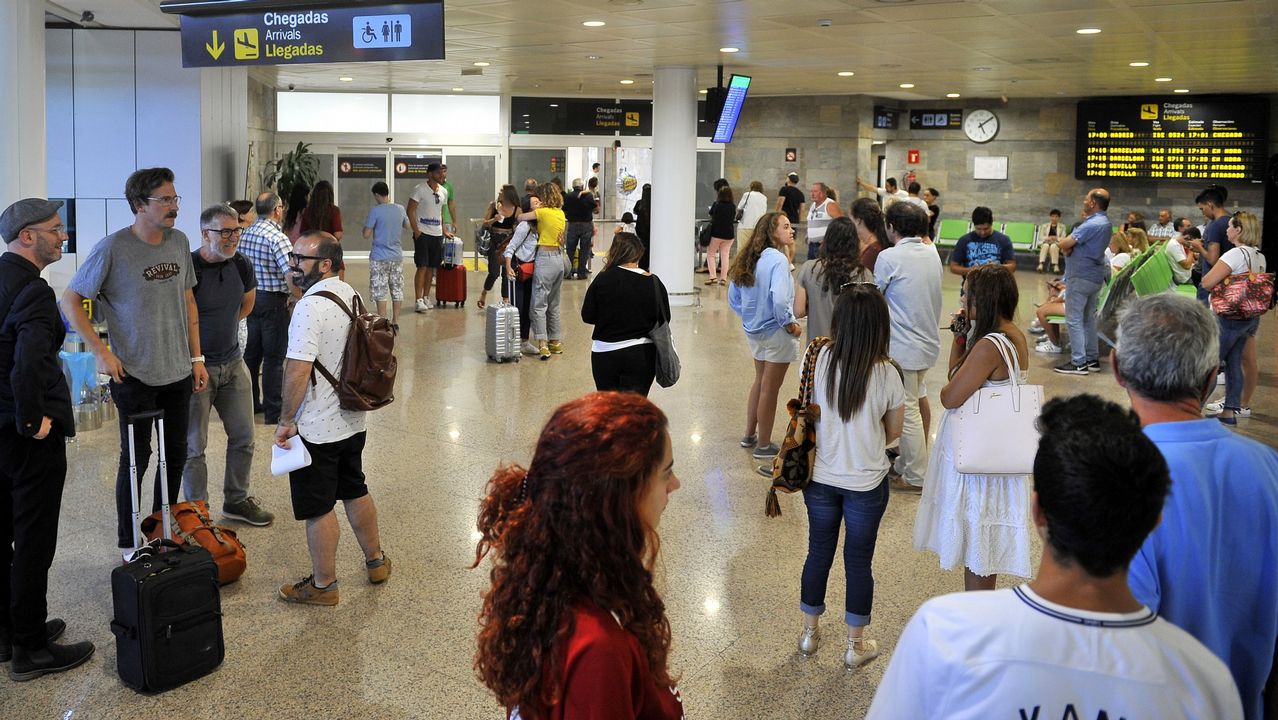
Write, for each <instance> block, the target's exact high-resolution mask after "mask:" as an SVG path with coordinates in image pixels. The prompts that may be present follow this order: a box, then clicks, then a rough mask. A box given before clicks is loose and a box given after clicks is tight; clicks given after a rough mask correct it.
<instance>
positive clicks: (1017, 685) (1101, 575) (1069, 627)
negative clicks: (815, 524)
mask: <svg viewBox="0 0 1278 720" xmlns="http://www.w3.org/2000/svg"><path fill="white" fill-rule="evenodd" d="M1039 428H1040V430H1041V431H1042V440H1041V441H1040V442H1039V447H1038V455H1037V456H1036V457H1035V459H1034V497H1033V509H1034V524H1035V526H1037V528H1038V532H1039V534H1040V535H1041V536H1042V537H1043V544H1044V552H1043V559H1042V567H1041V568H1040V570H1039V574H1038V577H1037V578H1036V579H1035V580H1033V581H1031V582H1030V583H1029V584H1027V585H1021V586H1019V587H1015V588H1008V589H1003V590H990V591H984V592H969V593H957V594H954V595H945V596H942V597H939V598H934V599H932V600H929V601H928V602H926V603H924V605H923V607H922V608H920V609H919V611H918V612H917V613H916V614H915V615H914V617H913V618H912V619H911V620H910V622H909V624H908V625H907V626H906V628H905V632H904V633H903V634H902V635H901V640H900V642H899V643H898V644H897V647H896V650H895V652H894V653H893V656H892V662H891V664H890V665H889V666H888V669H887V672H886V673H885V674H884V676H883V682H882V684H881V685H879V690H878V693H877V694H876V695H875V697H874V704H873V705H871V707H870V713H869V716H868V718H870V719H871V720H882V719H883V718H994V717H1005V718H1015V717H1021V718H1031V717H1033V718H1061V717H1075V718H1099V717H1109V718H1115V719H1116V718H1123V717H1125V718H1142V717H1143V718H1160V719H1164V720H1166V719H1169V718H1242V716H1243V715H1242V703H1241V701H1240V700H1239V697H1238V688H1237V687H1236V686H1235V685H1234V681H1233V678H1232V676H1230V674H1229V670H1228V668H1226V667H1225V665H1224V663H1222V662H1221V661H1220V660H1219V659H1218V658H1217V657H1216V656H1215V655H1213V654H1212V653H1211V652H1210V651H1209V650H1208V649H1207V648H1206V647H1204V646H1203V645H1202V644H1201V643H1199V642H1198V641H1197V640H1195V639H1194V638H1193V637H1192V636H1190V635H1189V634H1188V633H1186V632H1184V631H1183V630H1181V629H1180V628H1177V627H1175V626H1174V625H1172V624H1170V623H1168V622H1167V621H1165V620H1162V619H1161V618H1159V617H1158V616H1157V615H1155V614H1154V613H1153V612H1152V611H1150V610H1149V608H1147V607H1145V606H1144V605H1142V604H1141V603H1140V602H1138V601H1137V600H1136V598H1135V597H1134V596H1133V595H1132V593H1131V590H1130V589H1129V588H1128V585H1127V565H1128V564H1129V563H1130V562H1131V559H1132V557H1133V556H1134V555H1135V554H1136V551H1137V550H1138V549H1139V548H1140V546H1141V543H1142V542H1143V541H1144V539H1145V536H1146V535H1148V534H1149V532H1150V531H1151V530H1153V528H1154V526H1155V525H1157V524H1158V521H1159V517H1160V514H1161V512H1162V507H1163V502H1164V500H1165V498H1166V495H1167V492H1168V489H1169V488H1170V486H1171V480H1170V476H1169V475H1168V470H1167V463H1166V461H1164V460H1163V456H1162V454H1161V453H1160V452H1159V451H1158V448H1157V447H1156V446H1155V445H1154V444H1153V442H1152V441H1150V440H1149V439H1148V438H1147V437H1145V435H1144V434H1143V433H1142V432H1141V428H1140V421H1139V420H1138V419H1137V417H1136V415H1135V414H1134V413H1132V412H1130V411H1127V410H1124V409H1122V408H1120V407H1119V406H1118V405H1115V404H1114V403H1111V402H1108V401H1105V400H1101V399H1100V398H1098V397H1095V396H1093V395H1078V396H1075V397H1071V398H1066V399H1057V400H1053V401H1051V402H1049V403H1048V404H1047V405H1046V406H1044V408H1043V413H1042V416H1041V417H1040V419H1039ZM920 678H922V679H923V682H919V680H920Z"/></svg>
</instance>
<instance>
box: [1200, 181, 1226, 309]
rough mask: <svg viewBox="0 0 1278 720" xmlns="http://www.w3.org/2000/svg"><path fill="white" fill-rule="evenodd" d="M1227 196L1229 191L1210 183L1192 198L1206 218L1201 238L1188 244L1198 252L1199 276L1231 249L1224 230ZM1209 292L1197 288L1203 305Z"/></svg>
mask: <svg viewBox="0 0 1278 720" xmlns="http://www.w3.org/2000/svg"><path fill="white" fill-rule="evenodd" d="M1227 197H1229V193H1228V192H1227V191H1226V190H1225V189H1224V188H1223V187H1220V186H1219V185H1210V186H1208V187H1207V189H1206V190H1203V191H1202V192H1200V193H1198V197H1196V198H1194V202H1195V203H1196V204H1197V205H1198V209H1199V210H1201V211H1202V213H1203V218H1205V219H1206V220H1207V225H1206V227H1204V228H1203V239H1202V240H1191V241H1190V243H1189V246H1190V247H1192V248H1193V249H1194V252H1196V253H1198V274H1199V277H1200V278H1201V277H1202V276H1203V275H1206V274H1207V273H1208V272H1209V271H1210V270H1211V266H1212V265H1215V264H1216V261H1217V260H1219V259H1220V256H1221V255H1224V254H1225V252H1226V251H1227V250H1232V249H1233V247H1234V244H1233V243H1231V242H1229V238H1228V237H1226V234H1225V231H1226V230H1227V229H1228V228H1229V218H1230V214H1229V211H1228V210H1226V209H1225V198H1227ZM1210 296H1211V293H1210V292H1208V291H1206V290H1204V289H1202V288H1201V287H1199V288H1198V300H1199V302H1201V303H1203V304H1204V305H1206V304H1207V302H1208V298H1209V297H1210Z"/></svg>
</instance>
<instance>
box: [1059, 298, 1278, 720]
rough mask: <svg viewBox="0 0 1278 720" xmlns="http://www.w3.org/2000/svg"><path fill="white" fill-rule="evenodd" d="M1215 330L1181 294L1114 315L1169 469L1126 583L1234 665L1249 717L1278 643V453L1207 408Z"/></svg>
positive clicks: (1123, 371)
mask: <svg viewBox="0 0 1278 720" xmlns="http://www.w3.org/2000/svg"><path fill="white" fill-rule="evenodd" d="M1070 292H1073V290H1072V289H1071V290H1070ZM1218 333H1219V329H1218V327H1217V323H1216V318H1215V317H1214V316H1213V315H1212V314H1211V312H1210V311H1209V310H1207V308H1205V307H1203V305H1202V304H1200V303H1198V302H1196V301H1195V300H1193V299H1192V298H1187V297H1184V296H1181V295H1177V294H1175V293H1161V294H1158V295H1151V296H1149V297H1145V298H1141V299H1139V300H1136V301H1134V302H1132V303H1131V304H1130V306H1129V307H1128V308H1127V309H1126V310H1125V311H1124V313H1123V316H1122V319H1121V320H1120V321H1119V326H1118V348H1117V349H1116V350H1115V351H1114V353H1113V355H1112V356H1111V359H1112V362H1113V365H1114V374H1115V375H1116V376H1117V378H1118V382H1119V384H1120V385H1122V386H1123V387H1124V388H1125V389H1126V390H1127V394H1128V396H1129V397H1130V398H1131V402H1132V408H1133V409H1134V410H1135V411H1136V414H1137V415H1139V416H1140V420H1141V424H1142V425H1143V426H1144V428H1145V435H1146V436H1148V437H1149V439H1151V440H1153V441H1154V444H1155V445H1157V446H1158V449H1159V450H1160V451H1161V452H1162V454H1163V457H1164V458H1166V459H1167V465H1168V467H1169V468H1170V469H1171V476H1172V491H1171V494H1170V495H1169V496H1168V498H1167V502H1166V504H1165V505H1164V507H1163V520H1162V523H1161V524H1160V525H1159V526H1158V527H1157V528H1155V529H1154V531H1153V532H1152V533H1150V535H1149V537H1148V538H1146V540H1145V544H1144V545H1143V546H1142V547H1141V549H1140V551H1139V552H1137V553H1136V557H1135V558H1134V559H1133V560H1132V563H1131V566H1130V568H1129V570H1128V583H1129V584H1130V585H1131V589H1132V594H1134V595H1135V596H1136V599H1138V600H1140V601H1141V602H1143V603H1144V604H1146V605H1148V606H1149V609H1150V610H1153V611H1154V612H1157V613H1158V614H1159V615H1161V616H1162V617H1164V618H1166V619H1167V620H1169V621H1170V622H1172V623H1173V624H1175V625H1178V626H1180V627H1181V628H1182V629H1184V630H1186V631H1187V632H1189V634H1191V635H1193V636H1194V637H1196V638H1198V640H1199V641H1201V642H1202V643H1203V644H1204V645H1206V646H1207V647H1208V648H1209V649H1210V650H1211V651H1212V652H1214V653H1215V654H1216V655H1217V656H1218V657H1219V658H1220V659H1221V660H1223V661H1224V662H1225V664H1226V665H1228V666H1229V670H1230V672H1231V673H1232V674H1233V676H1234V682H1236V683H1237V684H1238V690H1239V692H1240V693H1241V695H1242V703H1243V711H1244V716H1245V717H1246V718H1249V719H1251V720H1259V718H1261V717H1263V715H1262V707H1263V704H1264V700H1263V693H1264V686H1265V681H1266V678H1268V677H1269V675H1270V672H1271V671H1272V666H1273V662H1274V652H1275V648H1276V647H1278V452H1275V451H1274V450H1273V449H1272V448H1269V447H1266V446H1265V445H1262V444H1260V443H1258V442H1256V441H1254V440H1250V439H1248V438H1244V437H1241V436H1239V435H1237V434H1235V433H1233V432H1231V431H1230V430H1229V429H1227V428H1226V427H1225V426H1223V425H1221V424H1220V423H1218V422H1216V421H1215V419H1214V418H1207V419H1203V418H1202V416H1201V415H1202V406H1203V401H1204V400H1206V398H1207V396H1208V395H1209V394H1210V393H1211V392H1212V390H1214V389H1215V387H1216V366H1217V365H1218V364H1219V339H1218V338H1219V335H1218ZM1271 700H1272V698H1271Z"/></svg>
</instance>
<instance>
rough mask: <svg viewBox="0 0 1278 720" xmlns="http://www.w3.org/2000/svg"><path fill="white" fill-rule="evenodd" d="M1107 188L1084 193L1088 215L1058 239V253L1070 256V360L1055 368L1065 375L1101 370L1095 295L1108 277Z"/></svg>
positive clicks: (1067, 274) (1067, 308)
mask: <svg viewBox="0 0 1278 720" xmlns="http://www.w3.org/2000/svg"><path fill="white" fill-rule="evenodd" d="M1108 209H1109V191H1108V190H1106V189H1105V188H1094V189H1092V190H1089V191H1088V192H1087V194H1086V195H1084V196H1083V215H1084V216H1086V217H1087V219H1086V220H1084V221H1083V222H1082V223H1080V224H1079V225H1078V227H1076V228H1074V232H1072V233H1070V234H1069V235H1068V236H1067V237H1066V238H1065V239H1064V240H1062V241H1061V243H1060V244H1061V252H1062V253H1064V254H1065V256H1066V257H1068V258H1069V261H1068V262H1066V263H1065V288H1066V293H1065V326H1066V327H1067V328H1068V329H1069V352H1070V359H1069V362H1067V363H1064V364H1062V365H1057V366H1056V368H1055V370H1056V372H1058V373H1064V374H1066V375H1086V374H1088V373H1089V372H1100V348H1099V345H1098V340H1097V337H1096V296H1097V295H1100V291H1101V288H1102V287H1103V286H1104V285H1105V278H1106V277H1108V276H1109V263H1107V262H1105V248H1107V247H1109V235H1110V232H1111V231H1112V228H1111V227H1110V224H1109V216H1108V215H1106V214H1105V211H1106V210H1108Z"/></svg>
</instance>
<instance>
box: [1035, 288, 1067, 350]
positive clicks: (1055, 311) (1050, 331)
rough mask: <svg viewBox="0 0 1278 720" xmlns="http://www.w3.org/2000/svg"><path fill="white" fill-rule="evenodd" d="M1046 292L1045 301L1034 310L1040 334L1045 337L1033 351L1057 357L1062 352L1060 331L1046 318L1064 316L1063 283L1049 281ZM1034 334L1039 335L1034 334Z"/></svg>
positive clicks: (1058, 327) (1057, 326)
mask: <svg viewBox="0 0 1278 720" xmlns="http://www.w3.org/2000/svg"><path fill="white" fill-rule="evenodd" d="M1047 291H1048V296H1047V300H1046V301H1045V302H1044V303H1043V304H1042V305H1039V306H1038V309H1037V310H1035V315H1037V316H1038V327H1039V328H1041V329H1042V331H1043V332H1042V334H1043V335H1046V337H1044V338H1043V339H1042V340H1041V341H1040V342H1039V343H1038V344H1037V345H1035V346H1034V349H1035V350H1037V351H1038V352H1041V353H1045V354H1048V355H1059V354H1061V353H1062V352H1064V349H1063V345H1062V344H1061V329H1060V326H1059V325H1056V324H1054V323H1051V322H1048V320H1047V318H1048V317H1049V316H1052V315H1059V316H1061V317H1064V316H1065V281H1063V280H1059V279H1058V280H1049V281H1048V282H1047ZM1030 332H1034V328H1032V327H1031V328H1030ZM1034 334H1036V335H1037V334H1039V333H1036V332H1034Z"/></svg>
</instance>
